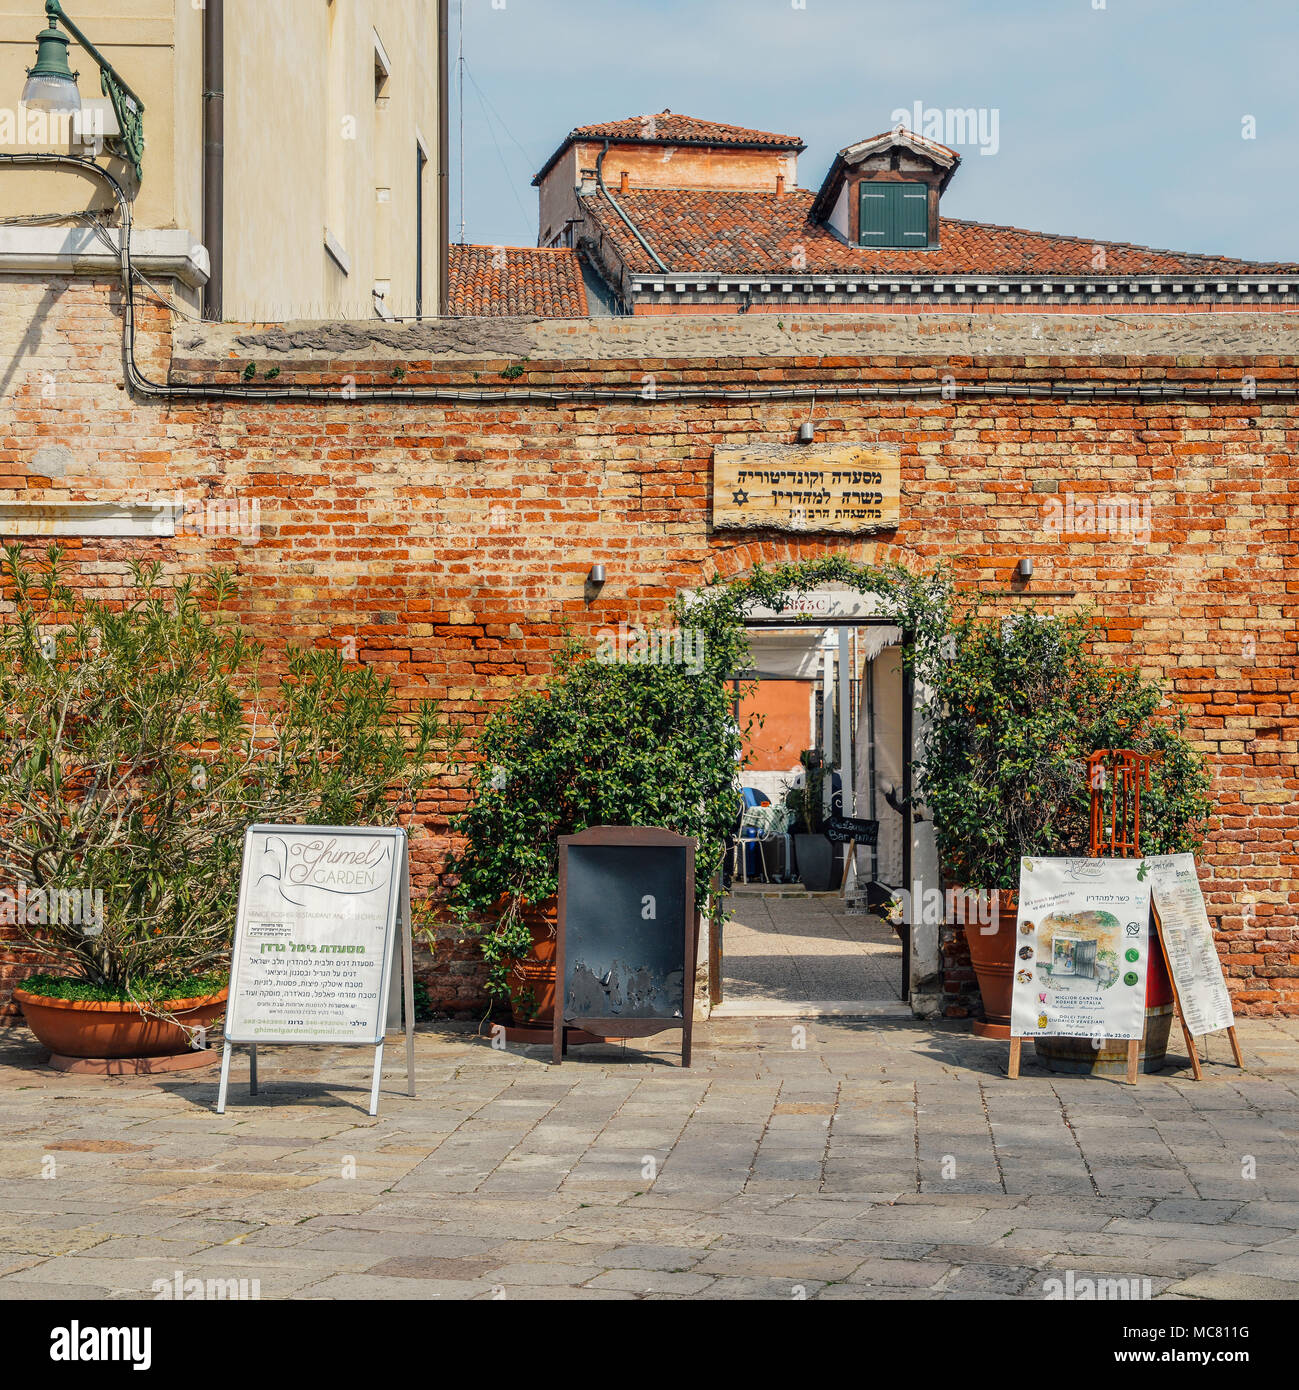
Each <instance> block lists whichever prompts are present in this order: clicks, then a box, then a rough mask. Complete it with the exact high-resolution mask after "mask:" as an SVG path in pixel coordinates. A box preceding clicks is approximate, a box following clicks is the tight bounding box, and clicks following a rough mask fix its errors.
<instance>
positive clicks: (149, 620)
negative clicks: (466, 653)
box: [0, 546, 456, 1000]
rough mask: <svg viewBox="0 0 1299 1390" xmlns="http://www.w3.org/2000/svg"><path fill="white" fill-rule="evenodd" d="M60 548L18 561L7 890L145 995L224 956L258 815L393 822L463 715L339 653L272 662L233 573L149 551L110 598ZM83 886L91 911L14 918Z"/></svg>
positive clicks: (3, 838)
mask: <svg viewBox="0 0 1299 1390" xmlns="http://www.w3.org/2000/svg"><path fill="white" fill-rule="evenodd" d="M46 558H47V561H48V563H47V564H46V565H45V567H44V568H43V570H40V571H37V570H35V569H33V567H31V566H29V565H28V564H27V563H26V562H25V561H24V559H23V556H22V552H21V550H20V549H19V548H18V547H16V546H15V547H10V548H8V549H7V550H6V552H5V558H4V563H3V573H4V577H5V579H6V580H7V581H8V583H7V588H8V589H9V597H10V598H11V599H12V602H13V606H14V611H13V613H12V614H11V615H10V616H9V618H8V620H7V621H6V622H4V623H2V624H0V890H3V892H4V893H5V895H6V903H7V908H8V911H7V916H8V918H9V919H10V921H11V922H12V923H13V926H14V930H15V934H16V935H17V937H18V940H19V942H20V944H21V945H22V946H23V947H24V948H25V949H28V950H31V951H33V952H35V953H36V955H37V956H38V957H39V958H41V959H42V960H44V961H47V962H49V963H50V964H52V965H53V966H54V967H55V968H56V969H57V970H59V971H62V972H65V973H66V974H68V975H71V976H74V977H76V978H78V979H81V980H83V981H85V982H87V984H89V985H91V986H93V987H95V988H96V989H102V990H104V991H107V992H108V994H107V995H106V996H105V997H116V998H122V999H137V1000H138V999H141V998H142V997H144V994H145V993H147V992H149V991H151V990H154V989H156V986H157V982H159V981H168V980H171V981H175V980H178V979H187V978H192V977H194V976H207V975H209V974H211V973H212V972H214V971H218V970H219V969H220V968H221V967H222V966H223V965H225V964H226V962H227V961H228V956H229V947H230V940H231V934H232V930H233V924H234V916H235V906H236V902H237V899H238V891H239V872H240V863H241V857H242V850H243V836H244V831H245V829H246V827H247V826H248V825H250V824H253V823H257V822H272V823H283V824H308V823H322V824H334V825H354V824H381V823H382V824H391V823H392V822H393V821H395V820H396V818H397V817H398V815H399V814H400V813H402V812H403V810H405V809H407V808H409V806H410V804H411V797H412V793H413V791H414V789H415V788H417V787H422V786H423V785H424V784H425V783H426V782H427V781H428V779H429V778H430V777H432V776H434V775H436V773H437V771H438V770H439V768H440V767H441V762H440V761H439V760H440V758H441V756H442V754H443V753H444V752H445V750H446V748H447V747H448V745H449V744H450V743H452V742H454V740H455V737H456V731H455V730H452V729H448V728H447V727H446V726H445V725H444V724H443V722H442V721H441V719H440V718H439V715H438V711H437V708H436V706H435V705H433V704H432V703H430V702H423V703H420V704H419V705H417V706H416V707H415V709H414V710H413V711H411V712H409V713H403V712H402V711H401V710H400V709H399V706H398V702H397V700H396V699H395V697H394V695H393V692H392V688H391V684H390V682H389V681H387V680H386V679H381V678H380V677H379V676H377V675H376V674H375V673H374V672H373V671H371V670H369V669H368V668H352V669H349V668H348V667H347V666H346V665H345V664H344V662H343V660H342V658H341V656H340V654H339V653H338V652H337V651H336V650H322V649H314V648H313V649H305V650H292V651H290V652H288V653H287V656H286V662H287V669H286V670H285V671H284V673H283V674H282V675H281V676H280V677H279V678H278V679H271V678H270V677H265V678H264V677H263V673H262V669H261V665H262V660H263V656H264V652H263V649H262V647H261V646H259V645H258V644H256V643H254V642H252V641H250V640H249V639H248V637H247V636H246V635H245V633H244V632H243V630H242V629H241V628H240V626H239V624H238V623H237V621H236V620H235V619H234V618H233V617H232V615H231V614H230V612H229V605H230V604H231V602H232V601H233V599H234V597H235V587H234V583H233V581H232V579H231V577H230V575H229V574H228V573H226V572H224V571H221V570H213V571H212V572H210V573H209V574H208V575H206V576H205V577H204V578H203V579H202V580H201V581H195V580H192V579H185V580H182V581H180V582H178V583H175V584H173V585H164V584H163V583H162V581H161V577H160V567H159V566H158V565H156V564H155V565H152V566H149V567H139V566H137V567H136V568H135V569H134V571H133V575H132V585H131V589H130V591H129V593H128V596H127V597H126V598H125V600H123V601H120V602H113V603H107V602H103V601H99V600H97V599H95V598H94V597H88V596H87V595H86V594H85V592H84V591H81V590H77V591H74V590H72V589H71V588H69V587H68V586H67V585H65V584H64V583H63V582H62V578H61V563H60V562H61V554H60V552H59V550H58V549H57V548H51V549H50V550H49V551H48V552H47V556H46ZM88 894H89V895H91V896H90V898H89V901H91V902H92V903H93V904H94V911H93V912H92V913H90V914H86V913H81V912H78V913H76V914H75V915H73V914H70V913H67V912H58V911H52V910H42V911H39V912H36V913H34V914H33V913H27V914H26V915H27V920H26V921H25V922H24V921H21V920H18V921H14V919H15V918H20V917H21V916H22V915H23V913H20V912H19V911H17V906H18V903H19V900H20V899H21V900H22V901H23V902H24V903H25V904H26V905H28V906H29V905H30V904H31V902H32V901H33V900H34V901H36V902H37V903H38V904H41V905H43V906H44V907H45V908H48V907H51V906H53V905H55V904H57V903H59V902H60V901H62V902H63V903H64V904H66V903H68V902H76V903H80V902H84V901H87V895H88ZM87 916H89V917H90V919H91V920H86V918H87ZM33 918H35V919H37V920H33ZM47 919H48V920H47Z"/></svg>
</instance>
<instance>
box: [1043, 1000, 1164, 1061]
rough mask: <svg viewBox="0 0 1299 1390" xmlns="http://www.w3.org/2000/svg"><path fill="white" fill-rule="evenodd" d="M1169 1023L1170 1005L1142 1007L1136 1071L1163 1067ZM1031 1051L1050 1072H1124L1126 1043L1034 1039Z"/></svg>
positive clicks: (1126, 1051) (1081, 1039) (1071, 1039)
mask: <svg viewBox="0 0 1299 1390" xmlns="http://www.w3.org/2000/svg"><path fill="white" fill-rule="evenodd" d="M1172 1022H1173V1006H1172V1005H1171V1004H1148V1005H1147V1006H1146V1024H1145V1027H1144V1029H1143V1030H1142V1033H1141V1045H1140V1047H1139V1049H1138V1051H1137V1068H1138V1070H1140V1071H1144V1072H1152V1071H1159V1070H1160V1069H1161V1068H1162V1067H1163V1066H1164V1064H1165V1062H1166V1060H1167V1054H1168V1033H1169V1030H1170V1028H1171V1026H1172ZM1033 1050H1034V1051H1035V1052H1036V1053H1037V1055H1038V1057H1040V1058H1041V1060H1042V1061H1043V1062H1045V1063H1046V1065H1047V1066H1048V1067H1050V1069H1051V1070H1052V1071H1061V1072H1071V1073H1073V1074H1074V1075H1075V1076H1126V1075H1127V1070H1128V1045H1127V1043H1126V1042H1122V1041H1117V1042H1105V1043H1103V1044H1102V1045H1101V1046H1100V1047H1096V1046H1094V1045H1093V1043H1092V1040H1091V1039H1090V1038H1034V1039H1033Z"/></svg>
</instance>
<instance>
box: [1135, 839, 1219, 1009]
mask: <svg viewBox="0 0 1299 1390" xmlns="http://www.w3.org/2000/svg"><path fill="white" fill-rule="evenodd" d="M1150 882H1151V891H1152V892H1153V894H1154V901H1155V911H1156V912H1157V913H1158V914H1159V928H1160V933H1161V935H1162V936H1163V938H1164V951H1165V953H1166V954H1167V956H1168V967H1169V971H1170V973H1171V974H1172V977H1173V984H1174V985H1175V986H1176V988H1177V1003H1178V1007H1179V1008H1180V1009H1181V1011H1182V1020H1183V1022H1184V1023H1185V1024H1186V1026H1187V1027H1188V1028H1189V1029H1190V1030H1191V1032H1192V1034H1194V1035H1196V1036H1201V1035H1203V1034H1205V1033H1216V1032H1218V1031H1220V1030H1221V1029H1223V1028H1234V1027H1235V1025H1236V1016H1235V1014H1234V1013H1233V1012H1232V1008H1231V996H1230V994H1228V992H1227V982H1226V980H1225V979H1224V978H1223V975H1222V960H1221V958H1220V957H1219V955H1218V949H1217V947H1216V946H1215V945H1214V944H1213V927H1212V926H1211V925H1210V923H1209V913H1208V909H1207V908H1206V907H1205V905H1204V894H1203V893H1202V892H1201V891H1200V879H1199V876H1198V874H1197V873H1196V871H1195V857H1194V855H1190V854H1161V855H1156V856H1154V857H1153V858H1152V859H1151V861H1150Z"/></svg>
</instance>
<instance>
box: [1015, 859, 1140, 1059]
mask: <svg viewBox="0 0 1299 1390" xmlns="http://www.w3.org/2000/svg"><path fill="white" fill-rule="evenodd" d="M1149 926H1150V878H1149V865H1148V864H1147V863H1146V861H1144V860H1141V859H1021V860H1020V869H1019V916H1018V921H1017V922H1016V924H1015V942H1016V944H1015V952H1014V971H1015V977H1014V992H1013V994H1012V997H1011V1018H1010V1032H1011V1036H1012V1037H1017V1038H1049V1037H1064V1038H1105V1039H1129V1040H1130V1039H1133V1038H1140V1037H1141V1034H1142V1029H1143V1027H1144V1025H1145V1008H1146V962H1147V959H1148V956H1149V951H1150V941H1149ZM1156 949H1157V948H1156Z"/></svg>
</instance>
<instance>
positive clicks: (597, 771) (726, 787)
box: [449, 642, 740, 1027]
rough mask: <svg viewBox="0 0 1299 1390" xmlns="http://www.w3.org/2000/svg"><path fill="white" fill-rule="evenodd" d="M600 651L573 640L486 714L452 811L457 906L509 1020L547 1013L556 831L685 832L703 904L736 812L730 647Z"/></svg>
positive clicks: (543, 1019)
mask: <svg viewBox="0 0 1299 1390" xmlns="http://www.w3.org/2000/svg"><path fill="white" fill-rule="evenodd" d="M605 655H606V654H605V653H604V652H603V651H601V652H600V654H599V655H592V654H590V653H589V652H587V651H585V649H584V648H583V647H582V646H581V645H580V644H579V643H576V642H570V643H568V644H567V645H566V646H565V647H564V648H563V649H562V651H561V652H560V654H559V656H558V658H557V661H556V667H555V672H554V675H553V677H552V679H551V680H550V682H549V683H548V684H547V686H546V687H545V688H544V689H541V690H535V691H527V692H524V693H522V694H520V695H517V696H516V697H515V698H514V699H513V700H511V701H510V702H509V704H508V705H506V706H505V707H504V709H502V710H501V711H500V712H499V713H498V714H496V715H494V716H493V717H492V718H491V719H489V720H488V722H487V723H486V725H485V726H484V728H483V730H482V732H481V735H480V737H479V738H478V740H477V752H478V756H479V763H478V766H477V768H476V769H475V776H474V784H473V787H472V790H471V801H470V805H469V807H468V809H467V810H466V811H465V812H464V813H463V814H462V815H460V816H459V817H458V818H457V819H456V820H455V822H454V823H453V829H454V831H455V832H456V833H457V834H458V835H460V836H462V837H463V844H462V847H461V849H460V850H459V851H458V853H457V854H456V855H455V856H454V858H453V859H452V861H451V863H450V865H449V869H450V872H451V873H452V874H453V875H455V876H456V879H457V883H456V886H455V887H454V889H453V891H452V905H453V908H454V910H455V912H456V913H457V915H458V916H459V918H460V920H461V921H462V922H463V923H464V924H465V926H466V928H467V930H468V931H469V932H470V933H471V934H472V935H473V936H474V937H476V939H477V941H478V944H479V946H480V948H481V950H482V953H483V957H484V959H485V960H486V962H487V966H488V974H487V990H488V993H489V995H490V996H491V997H492V999H493V1000H494V1001H496V1002H497V1003H499V1004H502V1005H505V1004H508V1005H509V1006H510V1009H511V1013H512V1017H513V1020H514V1022H515V1024H516V1026H527V1025H529V1024H533V1025H536V1026H538V1027H540V1026H542V1025H543V1024H548V1023H549V1021H550V1020H551V1019H552V1018H553V1008H554V936H555V910H556V894H557V892H558V887H559V837H560V836H561V835H570V834H575V833H577V832H578V831H581V830H585V829H588V828H589V827H591V826H595V825H646V826H661V827H664V828H666V829H669V830H675V831H676V832H677V833H678V834H681V835H692V836H694V837H695V838H696V840H697V850H696V859H695V864H696V870H695V884H696V892H697V895H698V904H699V906H700V907H701V908H702V906H703V904H704V902H705V900H706V898H707V895H708V890H709V884H710V881H711V879H712V877H713V874H714V873H715V872H716V871H718V870H719V869H720V867H721V862H722V857H723V853H724V850H725V846H726V843H727V840H728V837H729V834H730V829H731V826H732V824H733V823H734V820H735V817H736V814H737V807H738V803H739V794H738V792H737V791H736V787H735V770H736V767H737V766H738V763H739V757H740V731H739V728H738V727H737V726H736V724H735V721H734V719H733V717H732V708H731V702H732V700H733V698H734V692H733V691H732V690H730V689H729V688H728V686H727V684H726V678H727V676H728V674H729V669H728V661H727V657H726V654H725V653H724V652H723V653H721V654H713V653H711V652H707V653H702V654H698V655H699V660H698V661H697V662H694V663H691V664H686V663H684V662H671V661H669V662H659V663H656V664H650V663H648V662H647V663H637V664H633V663H632V662H630V661H625V660H606V659H605Z"/></svg>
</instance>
